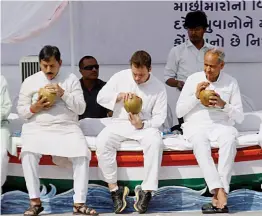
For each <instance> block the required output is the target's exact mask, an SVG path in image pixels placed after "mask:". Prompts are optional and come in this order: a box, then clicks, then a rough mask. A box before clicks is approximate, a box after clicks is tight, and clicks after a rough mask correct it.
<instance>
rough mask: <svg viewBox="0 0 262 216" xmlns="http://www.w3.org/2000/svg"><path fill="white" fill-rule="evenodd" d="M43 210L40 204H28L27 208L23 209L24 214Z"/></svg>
mask: <svg viewBox="0 0 262 216" xmlns="http://www.w3.org/2000/svg"><path fill="white" fill-rule="evenodd" d="M43 210H44V208H43V207H42V204H40V205H30V206H29V208H28V209H27V210H26V211H25V213H24V215H38V214H39V213H40V212H42V211H43ZM28 213H29V214H28Z"/></svg>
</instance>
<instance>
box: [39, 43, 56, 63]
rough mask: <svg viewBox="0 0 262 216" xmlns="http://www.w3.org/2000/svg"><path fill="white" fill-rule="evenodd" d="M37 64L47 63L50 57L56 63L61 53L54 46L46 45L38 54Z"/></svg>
mask: <svg viewBox="0 0 262 216" xmlns="http://www.w3.org/2000/svg"><path fill="white" fill-rule="evenodd" d="M38 57H39V62H40V61H41V60H44V61H49V60H50V58H51V57H55V59H56V61H58V62H59V61H60V60H61V53H60V51H59V49H58V48H57V47H56V46H51V45H46V46H44V47H43V48H42V49H41V51H40V53H39V56H38Z"/></svg>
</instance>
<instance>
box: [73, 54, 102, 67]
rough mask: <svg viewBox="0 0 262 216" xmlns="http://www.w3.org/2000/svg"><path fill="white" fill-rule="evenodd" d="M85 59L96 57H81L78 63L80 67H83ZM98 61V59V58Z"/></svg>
mask: <svg viewBox="0 0 262 216" xmlns="http://www.w3.org/2000/svg"><path fill="white" fill-rule="evenodd" d="M85 59H95V60H96V58H95V57H94V56H84V57H82V58H81V59H80V61H79V63H78V67H79V68H80V69H81V68H82V67H83V62H84V60H85ZM96 61H97V60H96Z"/></svg>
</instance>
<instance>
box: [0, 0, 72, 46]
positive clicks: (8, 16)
mask: <svg viewBox="0 0 262 216" xmlns="http://www.w3.org/2000/svg"><path fill="white" fill-rule="evenodd" d="M67 5H68V1H64V0H60V1H2V3H1V7H2V8H1V12H2V17H1V18H2V29H1V30H2V31H1V43H15V42H19V41H22V40H25V39H26V38H29V37H32V36H34V35H37V34H38V33H39V32H41V30H43V29H45V28H47V27H48V26H49V25H50V24H51V23H53V22H54V21H55V20H57V18H58V17H59V16H60V15H61V13H62V12H63V10H64V9H65V8H66V6H67Z"/></svg>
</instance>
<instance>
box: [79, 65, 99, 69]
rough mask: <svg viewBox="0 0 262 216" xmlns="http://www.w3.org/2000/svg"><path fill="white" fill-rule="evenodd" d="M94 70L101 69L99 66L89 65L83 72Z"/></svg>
mask: <svg viewBox="0 0 262 216" xmlns="http://www.w3.org/2000/svg"><path fill="white" fill-rule="evenodd" d="M93 68H95V69H96V70H98V69H99V65H97V64H96V65H88V66H85V67H83V68H82V69H83V70H93Z"/></svg>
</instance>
